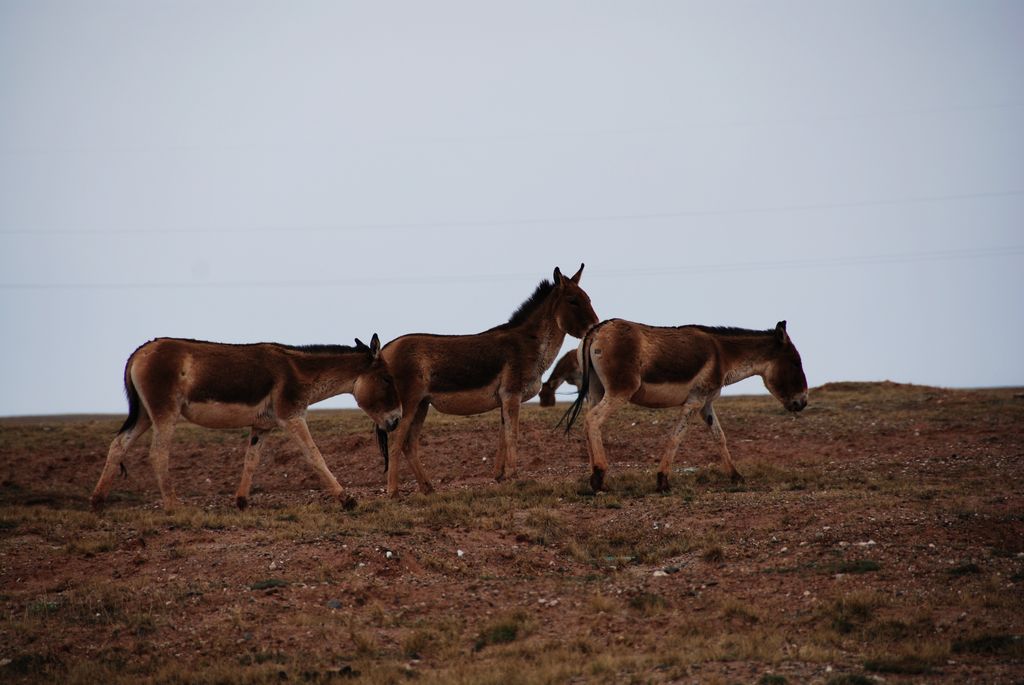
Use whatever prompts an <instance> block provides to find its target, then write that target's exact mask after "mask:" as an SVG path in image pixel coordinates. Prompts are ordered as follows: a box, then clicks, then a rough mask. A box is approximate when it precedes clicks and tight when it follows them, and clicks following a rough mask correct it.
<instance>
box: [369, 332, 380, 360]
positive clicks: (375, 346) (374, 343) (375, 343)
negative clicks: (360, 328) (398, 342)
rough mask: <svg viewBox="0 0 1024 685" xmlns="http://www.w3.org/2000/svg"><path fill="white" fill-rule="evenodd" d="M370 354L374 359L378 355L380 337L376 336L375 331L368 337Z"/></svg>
mask: <svg viewBox="0 0 1024 685" xmlns="http://www.w3.org/2000/svg"><path fill="white" fill-rule="evenodd" d="M370 354H372V355H373V358H374V359H376V358H377V357H378V356H380V338H378V337H377V334H376V333H374V334H373V337H372V338H370Z"/></svg>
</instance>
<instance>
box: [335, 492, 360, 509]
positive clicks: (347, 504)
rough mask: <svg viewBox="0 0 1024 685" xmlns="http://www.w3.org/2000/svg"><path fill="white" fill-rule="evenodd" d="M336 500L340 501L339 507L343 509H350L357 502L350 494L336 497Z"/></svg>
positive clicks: (354, 506)
mask: <svg viewBox="0 0 1024 685" xmlns="http://www.w3.org/2000/svg"><path fill="white" fill-rule="evenodd" d="M338 502H339V503H341V508H342V509H344V510H345V511H352V510H353V509H355V508H356V505H357V504H358V502H357V501H356V498H355V497H353V496H352V495H341V496H340V497H338Z"/></svg>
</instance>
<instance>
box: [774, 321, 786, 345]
mask: <svg viewBox="0 0 1024 685" xmlns="http://www.w3.org/2000/svg"><path fill="white" fill-rule="evenodd" d="M775 337H776V338H778V339H779V342H780V343H785V342H786V341H787V340H789V335H788V334H787V333H786V322H785V321H780V322H778V323H777V324H775Z"/></svg>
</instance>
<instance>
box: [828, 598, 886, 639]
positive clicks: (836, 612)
mask: <svg viewBox="0 0 1024 685" xmlns="http://www.w3.org/2000/svg"><path fill="white" fill-rule="evenodd" d="M876 607H877V600H876V599H875V598H874V597H873V596H867V595H863V594H851V595H847V596H845V597H842V598H840V599H838V600H836V601H835V602H833V603H832V604H831V606H829V607H827V608H826V609H825V610H824V612H823V613H824V617H825V618H826V620H828V621H829V623H830V625H831V627H832V629H833V630H835V631H836V632H837V633H840V634H841V635H846V634H848V633H851V632H853V630H854V629H855V628H857V627H859V626H863V625H864V624H866V623H867V622H868V621H870V620H871V617H872V616H873V615H874V611H875V608H876Z"/></svg>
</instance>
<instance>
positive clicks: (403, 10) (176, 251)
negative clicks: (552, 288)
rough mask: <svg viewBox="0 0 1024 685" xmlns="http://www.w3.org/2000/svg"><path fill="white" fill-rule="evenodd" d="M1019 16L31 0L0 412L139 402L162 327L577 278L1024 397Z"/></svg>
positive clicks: (326, 324) (642, 309)
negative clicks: (146, 353)
mask: <svg viewBox="0 0 1024 685" xmlns="http://www.w3.org/2000/svg"><path fill="white" fill-rule="evenodd" d="M1021 27H1024V3H1021V2H1017V1H1012V2H986V1H976V0H971V1H970V2H968V1H966V0H964V1H962V2H940V1H936V0H925V1H920V2H918V1H892V0H885V1H883V2H866V1H857V2H853V1H850V2H828V1H824V0H814V1H809V2H723V1H720V0H715V1H714V2H712V1H710V0H709V1H707V2H635V1H630V2H618V3H600V4H599V3H593V2H554V1H551V0H544V1H543V2H522V1H518V2H514V3H512V2H509V3H491V2H476V1H467V2H429V3H423V2H386V3H382V2H374V3H368V2H367V3H346V2H334V1H331V2H300V1H296V2H288V3H281V2H254V1H251V0H246V1H244V2H243V1H239V2H225V1H216V0H212V1H211V0H204V1H202V2H199V1H184V0H179V1H176V2H157V1H153V0H150V1H147V2H138V1H137V0H125V1H123V2H111V1H104V0H95V1H93V2H89V3H79V2H70V1H65V2H47V1H45V0H25V1H14V0H0V325H2V328H3V334H2V337H0V341H2V342H0V351H2V354H0V376H2V378H3V381H2V383H0V415H12V414H46V413H63V412H93V411H97V412H122V411H124V408H125V403H124V399H123V390H122V381H121V375H122V370H123V366H124V362H125V359H126V358H127V356H128V355H129V354H130V353H131V352H132V350H134V349H135V347H136V346H137V345H139V344H140V343H142V342H144V341H146V340H148V339H150V338H153V337H157V336H164V335H168V336H182V337H195V338H202V339H209V340H219V341H225V342H254V341H260V340H274V341H279V342H284V343H292V344H304V343H314V342H316V343H330V342H336V343H344V344H348V343H351V341H352V338H354V337H356V336H358V337H360V338H362V339H364V340H367V339H368V338H369V336H370V335H372V333H373V332H378V333H379V334H380V336H381V338H382V339H383V340H389V339H391V338H394V337H396V336H398V335H401V334H403V333H408V332H414V331H425V332H437V333H469V332H476V331H480V330H483V329H485V328H489V327H491V326H493V325H495V324H498V323H501V322H503V321H505V320H506V319H507V318H508V315H509V314H510V313H511V312H512V310H514V309H515V308H516V306H517V305H518V304H519V303H520V302H521V301H522V300H523V299H524V298H526V297H527V296H528V295H529V294H530V293H531V292H532V291H533V288H534V287H535V286H536V284H537V282H538V281H540V280H541V279H542V278H548V277H550V275H551V271H552V269H553V268H554V266H556V265H559V266H561V267H562V269H563V270H566V271H571V270H575V269H576V268H577V267H578V265H579V263H580V262H586V263H587V268H586V270H585V272H584V276H583V281H582V285H583V286H584V288H586V289H587V290H588V292H589V293H590V294H591V297H592V299H593V303H594V307H595V309H596V311H597V313H598V315H599V316H601V317H602V318H609V317H613V316H615V317H623V318H628V319H634V320H638V321H643V322H647V323H652V324H665V325H675V324H683V323H705V324H722V325H738V326H746V327H751V328H767V327H770V326H772V325H774V323H775V322H776V321H777V320H779V319H787V320H788V321H789V330H790V333H791V335H792V336H793V339H794V340H795V341H796V343H797V344H798V346H799V347H800V349H801V351H802V353H803V357H804V363H805V369H806V371H807V376H808V380H809V382H810V383H811V385H820V384H822V383H825V382H828V381H837V380H881V379H891V380H894V381H901V382H913V383H922V384H933V385H943V386H991V385H1024V361H1022V356H1021V354H1020V352H1019V347H1020V340H1021V339H1024V308H1022V306H1021V294H1022V292H1024V287H1022V286H1024V127H1022V126H1021V125H1020V122H1021V121H1024V40H1022V32H1021ZM574 344H575V341H573V340H570V339H567V341H566V349H568V348H569V347H570V346H572V345H574ZM760 387H761V386H760V383H759V381H757V382H753V381H747V382H745V383H744V384H743V385H742V386H741V388H740V389H741V390H744V391H747V392H753V391H759V389H760ZM812 401H813V398H812ZM324 406H351V403H350V402H346V401H344V400H331V401H329V402H327V403H324Z"/></svg>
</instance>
